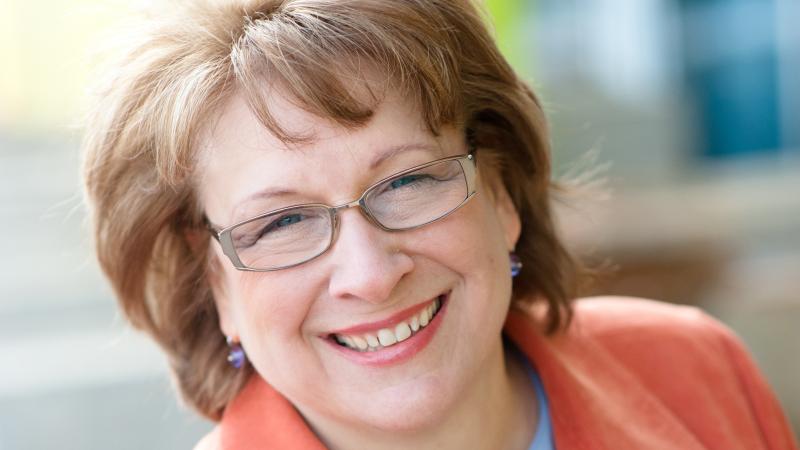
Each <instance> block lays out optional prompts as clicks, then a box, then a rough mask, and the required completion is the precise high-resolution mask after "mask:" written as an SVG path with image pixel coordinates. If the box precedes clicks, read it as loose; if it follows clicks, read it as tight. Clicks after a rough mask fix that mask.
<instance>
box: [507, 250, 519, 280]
mask: <svg viewBox="0 0 800 450" xmlns="http://www.w3.org/2000/svg"><path fill="white" fill-rule="evenodd" d="M508 259H509V262H510V263H511V277H512V278H514V277H516V276H517V275H519V273H520V272H522V261H521V260H520V259H519V256H517V254H516V253H514V252H510V253H509V254H508Z"/></svg>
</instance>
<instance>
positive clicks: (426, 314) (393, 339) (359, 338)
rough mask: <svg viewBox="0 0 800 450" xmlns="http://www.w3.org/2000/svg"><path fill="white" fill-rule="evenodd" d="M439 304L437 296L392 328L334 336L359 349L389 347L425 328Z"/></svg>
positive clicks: (370, 349)
mask: <svg viewBox="0 0 800 450" xmlns="http://www.w3.org/2000/svg"><path fill="white" fill-rule="evenodd" d="M441 306H442V303H441V299H440V298H439V297H437V298H436V300H434V301H433V302H432V303H431V304H429V305H428V306H426V307H425V308H422V310H421V311H420V312H418V313H416V314H414V315H413V316H412V317H410V318H408V319H406V320H405V321H403V322H400V323H398V324H397V325H395V326H394V327H393V328H381V329H380V330H378V332H377V333H365V334H360V335H355V334H353V335H346V334H336V335H334V338H335V339H336V341H337V342H339V343H340V344H344V345H346V346H348V347H350V348H352V349H354V350H359V351H374V350H378V349H381V348H384V347H389V346H392V345H394V344H396V343H398V342H403V341H405V340H406V339H408V338H410V337H411V336H413V335H414V334H416V333H417V332H418V331H419V330H421V329H423V328H425V327H426V326H427V325H428V324H429V323H430V321H431V319H432V318H433V316H434V315H436V313H437V312H438V311H439V308H440V307H441Z"/></svg>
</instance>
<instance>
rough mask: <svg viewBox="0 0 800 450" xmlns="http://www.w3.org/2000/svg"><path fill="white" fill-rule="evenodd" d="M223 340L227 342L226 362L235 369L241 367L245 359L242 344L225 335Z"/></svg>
mask: <svg viewBox="0 0 800 450" xmlns="http://www.w3.org/2000/svg"><path fill="white" fill-rule="evenodd" d="M225 341H226V342H227V343H228V349H229V350H228V363H229V364H230V365H232V366H233V367H235V368H237V369H241V368H242V366H243V365H244V361H245V359H246V357H245V355H244V349H243V348H242V345H241V344H239V343H238V342H234V340H233V339H232V338H231V337H230V336H227V337H226V338H225Z"/></svg>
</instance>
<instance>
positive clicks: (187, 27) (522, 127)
mask: <svg viewBox="0 0 800 450" xmlns="http://www.w3.org/2000/svg"><path fill="white" fill-rule="evenodd" d="M154 20H155V19H154ZM111 73H112V76H111V77H110V78H109V81H108V84H107V85H106V89H105V90H104V91H102V92H101V94H102V102H98V106H97V108H96V110H95V113H94V115H93V117H92V119H91V120H90V121H89V127H88V133H87V139H86V144H85V148H86V155H87V156H86V166H85V176H86V186H87V191H88V198H89V202H90V204H91V206H92V211H93V217H94V227H95V236H96V240H97V253H98V257H99V260H100V263H101V265H102V267H103V269H104V271H105V272H106V274H107V275H108V277H109V279H110V280H111V282H112V285H113V287H114V289H115V291H116V294H117V296H118V297H119V299H120V304H121V306H122V308H123V310H124V311H125V314H126V315H127V317H128V318H129V319H130V320H131V322H132V323H133V324H134V325H135V326H137V327H139V328H141V329H144V330H145V331H147V332H148V333H149V334H150V335H151V336H153V338H154V339H155V340H156V341H157V342H158V343H159V344H160V345H161V347H162V348H163V349H164V351H165V352H166V353H167V355H168V357H169V361H170V365H171V367H172V370H173V372H174V374H175V377H176V379H177V384H178V386H179V387H180V390H181V393H182V395H183V397H184V399H185V400H186V401H187V402H188V403H189V404H190V405H192V406H193V407H194V408H195V409H196V410H197V411H199V412H200V413H201V414H203V415H205V416H206V417H208V418H210V419H212V420H215V421H219V425H218V426H217V427H216V428H215V430H214V431H213V432H212V433H211V434H209V435H208V436H207V437H206V438H204V439H203V440H202V441H201V442H200V444H198V448H204V449H205V448H211V449H239V448H244V449H253V448H324V447H328V448H358V449H361V448H370V449H380V448H420V449H422V448H434V447H435V448H482V449H484V448H485V449H489V448H492V449H495V448H497V449H499V448H503V449H526V448H558V449H576V448H577V449H584V448H586V449H588V448H592V449H596V448H613V449H627V448H679V449H699V448H719V449H733V448H742V449H745V448H747V449H752V448H770V449H791V448H796V447H795V445H794V444H793V438H792V436H791V432H790V431H789V428H788V425H787V423H786V421H785V418H784V417H783V415H782V413H781V411H780V409H779V406H778V404H777V402H776V400H775V398H774V396H773V395H772V394H771V392H770V391H769V389H768V387H767V386H766V385H765V384H764V382H763V380H762V378H761V376H760V375H759V374H758V371H757V369H755V367H754V366H753V365H752V363H751V361H750V359H749V357H748V356H747V354H746V353H745V351H744V350H743V349H742V347H741V346H740V344H739V343H738V341H737V340H736V339H735V338H734V337H732V336H731V334H730V333H729V332H728V331H726V330H725V329H724V328H722V327H721V326H720V325H718V324H717V323H715V322H713V321H712V320H711V319H709V318H707V317H706V316H704V315H702V314H701V313H699V312H697V311H696V310H694V309H687V308H678V307H670V306H663V305H659V304H657V303H653V302H648V301H643V300H622V299H594V300H588V301H587V300H582V301H580V302H577V303H575V304H573V303H572V302H571V299H572V298H573V297H574V290H575V285H576V282H577V279H578V277H577V274H578V272H579V269H578V267H577V265H576V263H575V262H574V261H573V260H572V259H571V258H570V256H569V255H568V254H567V252H566V251H565V249H564V247H563V246H562V244H561V242H560V241H559V239H558V237H557V236H556V233H555V231H554V226H553V221H552V217H551V212H550V200H549V194H550V189H551V187H550V184H549V176H550V172H549V159H548V158H549V156H548V144H547V142H548V141H547V134H546V129H545V122H544V118H543V115H542V111H541V108H540V106H539V104H538V103H537V101H536V99H535V97H534V96H533V94H532V93H531V91H530V90H529V89H528V88H527V87H526V86H525V84H524V83H522V82H521V81H520V80H519V78H518V77H517V76H516V75H515V74H514V72H513V71H512V70H511V68H510V67H509V66H508V64H507V63H506V62H505V60H504V59H503V58H502V56H501V55H500V53H499V52H498V50H497V48H496V47H495V45H494V43H493V42H492V39H491V37H490V35H489V33H488V32H487V29H486V28H485V26H484V24H483V23H482V21H481V17H480V14H479V12H478V11H477V10H476V8H475V7H474V6H473V5H472V4H471V3H469V2H467V1H454V0H451V1H430V0H425V1H422V0H418V1H396V0H385V1H365V0H361V1H357V0H347V1H336V2H334V1H330V0H304V1H303V0H298V1H260V2H254V1H243V0H238V1H233V0H231V1H226V2H222V3H219V2H218V3H215V4H205V3H202V4H199V3H198V4H188V5H184V7H183V8H182V9H181V10H180V11H179V12H177V13H174V14H171V15H163V14H162V15H160V16H159V23H156V24H155V26H154V27H153V29H152V30H151V31H150V32H149V33H146V34H144V35H140V40H139V41H138V42H137V43H136V44H135V45H134V47H133V49H132V50H131V51H130V52H129V53H128V54H127V56H126V57H125V58H124V59H123V61H122V62H120V63H119V65H118V67H117V69H116V70H115V71H113V72H111ZM512 277H513V282H512Z"/></svg>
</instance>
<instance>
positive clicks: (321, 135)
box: [198, 95, 520, 431]
mask: <svg viewBox="0 0 800 450" xmlns="http://www.w3.org/2000/svg"><path fill="white" fill-rule="evenodd" d="M272 102H273V104H271V105H269V106H270V107H271V110H272V111H280V118H279V120H280V123H281V125H282V126H283V127H285V128H286V129H287V130H289V131H290V132H300V133H302V134H304V135H307V136H310V137H311V138H312V139H311V140H310V141H308V143H304V144H302V145H292V146H291V148H288V147H287V145H286V144H284V143H282V142H281V141H280V140H278V139H276V138H275V137H274V136H272V135H271V134H269V132H268V131H266V130H265V129H264V128H263V127H262V126H261V124H260V123H259V122H258V121H257V119H256V118H255V116H254V115H253V114H252V113H251V111H250V110H249V109H248V107H247V106H246V102H245V100H244V99H243V98H241V97H238V96H236V97H233V98H232V99H231V100H230V102H229V103H228V104H227V106H226V107H225V108H224V110H223V112H222V114H221V116H220V118H219V120H218V121H217V122H216V123H215V125H214V127H213V128H212V129H209V130H207V133H206V138H205V140H204V149H203V154H202V158H201V162H200V166H199V167H200V169H199V172H198V176H199V178H198V181H199V186H200V196H201V200H202V202H203V205H204V207H205V211H206V214H207V216H208V217H209V219H210V220H211V222H212V223H214V224H216V225H218V226H228V225H230V224H234V223H237V222H239V221H242V220H244V219H247V218H250V217H252V216H255V215H257V214H260V213H263V212H267V211H271V210H274V209H277V208H281V207H285V206H290V205H295V204H301V203H324V204H328V205H340V204H343V203H346V202H350V201H352V200H353V199H356V198H358V197H359V196H360V195H361V193H362V192H363V191H364V189H366V188H367V187H369V186H370V185H372V184H373V183H375V182H376V181H378V180H380V179H382V178H384V177H387V176H389V175H392V174H394V173H396V172H399V171H401V170H403V169H406V168H409V167H413V166H416V165H419V164H423V163H426V162H429V161H432V160H435V159H438V158H442V157H446V156H453V155H460V154H465V153H467V151H468V149H467V147H466V144H465V140H464V138H463V135H462V133H461V132H459V131H458V130H456V129H454V128H451V127H444V128H443V129H442V130H441V132H440V133H439V135H438V136H434V135H433V134H431V133H430V132H429V131H428V130H427V128H426V127H425V124H424V123H423V121H422V120H421V117H420V114H419V112H418V111H416V110H415V109H414V108H413V107H412V106H411V105H408V104H406V103H405V102H404V101H403V100H401V99H400V98H398V96H392V95H388V96H387V98H386V99H385V100H384V101H383V102H382V103H381V104H380V106H379V107H378V108H377V109H376V111H375V115H374V117H373V118H372V119H371V120H370V121H369V122H368V123H367V125H365V126H363V127H361V128H358V129H355V130H347V129H343V128H341V127H340V126H337V125H335V124H333V123H331V122H329V121H327V120H325V119H321V118H318V117H315V116H313V115H310V114H308V113H306V112H304V111H303V110H301V109H299V108H298V107H296V106H295V105H293V104H292V103H291V102H289V101H287V100H285V99H283V98H281V97H274V98H273V99H272ZM478 158H480V156H478ZM477 191H478V194H477V195H476V196H475V197H474V198H472V199H471V200H470V201H469V202H467V203H466V204H465V205H464V206H463V207H462V208H460V209H458V210H457V211H455V212H454V213H453V214H451V215H449V216H447V217H445V218H443V219H441V220H439V221H436V222H434V223H431V224H428V225H426V226H423V227H421V228H417V229H413V230H409V231H401V232H387V231H383V230H381V229H379V228H377V227H376V226H374V225H373V224H372V223H371V222H369V221H368V220H367V219H366V218H365V216H364V215H362V213H361V212H360V211H358V210H357V208H351V209H346V210H343V211H342V212H341V213H340V223H339V231H338V236H337V238H336V241H335V242H334V244H333V246H332V247H331V248H330V249H329V250H328V251H327V252H326V253H325V254H323V255H322V256H320V257H318V258H316V259H314V260H312V261H309V262H307V263H304V264H301V265H299V266H296V267H292V268H287V269H282V270H278V271H273V272H243V271H238V270H236V269H234V268H233V266H232V265H231V263H230V261H229V260H228V259H227V257H225V256H224V255H223V254H222V251H221V249H220V247H219V245H217V243H215V242H213V241H212V244H211V245H212V248H213V255H214V257H215V258H217V259H218V261H217V263H218V264H217V265H218V266H219V267H220V268H221V269H220V270H218V271H216V273H215V274H214V275H213V276H212V278H213V279H212V280H211V282H212V286H213V289H214V294H215V299H216V302H217V307H218V310H219V313H220V318H221V327H222V330H223V332H224V333H225V334H226V335H228V336H231V337H233V338H234V339H237V340H240V341H241V342H242V345H243V347H244V349H245V351H246V353H247V357H248V359H249V361H250V362H251V363H252V364H253V366H254V367H255V369H256V370H257V371H258V373H259V374H260V375H261V376H262V377H263V378H264V379H265V380H267V381H268V382H269V383H270V384H271V385H272V386H273V387H275V388H276V389H277V390H278V391H280V392H281V393H282V394H283V395H284V396H285V397H287V398H288V399H289V400H290V401H291V402H292V403H293V404H294V405H295V406H296V407H297V408H298V409H299V410H300V411H301V413H303V414H304V415H305V416H306V418H307V419H309V421H310V422H311V423H312V424H315V425H316V424H318V423H319V424H323V423H336V424H340V425H341V424H346V425H348V426H351V427H358V426H370V427H377V428H379V429H384V430H394V431H400V430H412V429H419V428H423V427H426V426H431V425H435V424H436V423H437V421H439V420H441V419H442V417H444V415H445V413H446V412H447V411H448V410H450V409H452V408H456V407H457V406H458V404H459V401H460V399H463V398H466V396H467V393H468V392H470V390H472V389H475V388H476V387H477V386H478V384H479V380H482V379H484V378H485V377H486V376H487V374H488V373H489V370H490V368H489V366H490V365H491V364H495V363H497V362H498V361H502V359H501V358H502V357H501V354H502V353H501V352H502V344H501V329H502V326H503V322H504V320H505V316H506V312H507V310H508V307H509V302H510V296H511V278H510V272H509V263H508V252H509V250H511V249H513V247H514V244H515V243H516V239H517V237H518V234H519V229H520V224H519V218H518V216H517V214H516V212H515V210H514V208H513V206H512V204H511V202H510V200H509V198H508V195H507V194H506V193H505V191H503V190H502V189H500V191H499V192H495V193H493V192H492V191H491V190H490V186H489V184H488V182H487V178H486V174H481V173H480V171H479V173H478V185H477ZM437 299H439V302H440V303H441V307H440V309H439V310H438V311H437V312H436V313H435V315H433V317H432V319H430V321H429V323H428V325H427V326H425V327H422V325H421V324H420V326H419V327H418V331H417V332H415V333H414V334H412V336H411V337H409V338H407V339H406V340H404V341H402V342H399V343H397V344H394V345H390V346H386V347H383V348H381V349H379V350H376V351H366V352H362V351H359V350H358V349H351V348H349V347H346V346H343V345H341V344H340V343H337V342H336V339H335V336H339V337H340V340H344V341H347V339H348V338H349V339H350V341H351V342H350V343H351V344H352V345H354V346H356V347H357V346H358V344H359V341H358V339H363V340H364V341H369V340H370V336H372V337H374V338H376V339H378V340H379V343H380V342H382V341H381V340H380V330H381V329H386V330H395V328H396V327H397V325H398V324H400V322H405V323H406V324H408V325H409V328H413V326H412V325H414V324H413V322H415V321H416V322H425V321H426V320H425V319H424V318H422V317H421V315H423V314H426V313H425V310H426V309H429V308H431V307H432V306H431V305H433V304H434V303H435V302H436V300H437ZM383 334H384V337H386V336H385V334H386V333H385V331H384V333H383ZM387 339H389V338H387ZM390 340H391V339H389V341H390ZM389 341H387V344H388V342H389ZM372 343H373V344H374V342H372ZM368 344H369V342H368ZM219 357H220V358H224V357H225V355H219Z"/></svg>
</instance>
